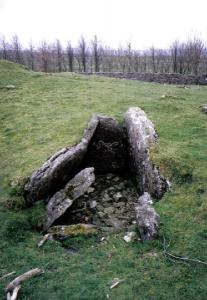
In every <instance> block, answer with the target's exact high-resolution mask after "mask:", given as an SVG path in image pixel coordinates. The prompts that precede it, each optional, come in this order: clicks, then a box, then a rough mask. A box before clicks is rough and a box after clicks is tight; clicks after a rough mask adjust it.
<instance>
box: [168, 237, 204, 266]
mask: <svg viewBox="0 0 207 300" xmlns="http://www.w3.org/2000/svg"><path fill="white" fill-rule="evenodd" d="M163 247H164V255H165V257H169V258H171V259H175V260H180V261H181V262H183V263H185V264H186V263H187V262H193V263H198V264H202V265H206V266H207V262H205V261H201V260H199V259H195V258H189V257H182V256H178V255H174V254H171V253H169V252H167V248H168V247H167V246H166V240H165V236H163Z"/></svg>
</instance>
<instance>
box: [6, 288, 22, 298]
mask: <svg viewBox="0 0 207 300" xmlns="http://www.w3.org/2000/svg"><path fill="white" fill-rule="evenodd" d="M20 289H21V285H18V286H16V287H15V288H14V290H13V292H12V293H10V292H8V293H7V300H16V299H17V296H18V292H19V290H20Z"/></svg>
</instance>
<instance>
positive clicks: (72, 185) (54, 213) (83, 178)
mask: <svg viewBox="0 0 207 300" xmlns="http://www.w3.org/2000/svg"><path fill="white" fill-rule="evenodd" d="M94 181H95V174H94V168H86V169H84V170H82V171H81V172H79V173H78V174H77V175H76V176H75V177H74V178H73V179H71V180H70V181H69V182H68V183H67V185H66V186H65V188H64V189H62V190H60V191H58V192H57V193H55V194H54V195H53V196H52V198H51V199H50V200H49V202H48V204H47V217H46V222H45V224H44V230H47V229H48V228H49V227H50V226H51V225H52V224H53V223H54V222H55V220H57V219H58V218H60V217H61V216H62V215H63V214H64V213H65V212H66V210H67V209H68V208H69V207H70V206H71V205H72V204H73V202H74V201H75V200H76V199H78V198H79V197H81V196H82V195H83V194H84V193H85V192H87V190H88V188H89V187H90V186H91V185H92V184H93V183H94Z"/></svg>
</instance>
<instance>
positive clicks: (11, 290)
mask: <svg viewBox="0 0 207 300" xmlns="http://www.w3.org/2000/svg"><path fill="white" fill-rule="evenodd" d="M42 273H44V271H43V270H42V269H39V268H36V269H32V270H29V271H28V272H26V273H24V274H22V275H20V276H18V277H16V278H15V279H14V280H12V281H11V282H10V283H9V284H8V285H7V286H6V293H7V300H16V299H17V296H18V292H19V290H20V289H21V285H20V283H22V282H23V281H25V280H27V279H30V278H32V277H35V276H39V275H41V274H42ZM6 275H8V274H6ZM10 275H11V273H10Z"/></svg>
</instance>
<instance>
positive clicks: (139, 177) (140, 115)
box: [124, 107, 168, 199]
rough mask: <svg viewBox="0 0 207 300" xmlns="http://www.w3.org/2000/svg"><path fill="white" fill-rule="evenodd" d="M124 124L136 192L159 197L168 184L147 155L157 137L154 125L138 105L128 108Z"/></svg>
mask: <svg viewBox="0 0 207 300" xmlns="http://www.w3.org/2000/svg"><path fill="white" fill-rule="evenodd" d="M124 125H125V127H126V132H127V138H128V152H129V169H130V171H131V172H132V175H133V176H134V177H135V179H136V184H137V189H138V192H139V194H140V195H142V194H143V193H144V192H149V193H150V194H151V195H152V196H153V197H156V198H158V199H159V198H161V197H162V196H163V194H164V193H165V191H166V190H167V187H168V184H167V181H166V180H165V178H164V177H163V176H162V175H161V174H160V171H159V169H158V168H157V167H156V166H155V165H154V164H153V162H152V161H151V160H150V157H149V149H150V147H151V146H152V145H153V144H154V143H156V141H157V138H158V137H157V134H156V131H155V128H154V125H153V123H152V122H151V121H150V120H149V119H148V118H147V116H146V114H145V112H144V111H143V110H142V109H140V108H139V107H131V108H129V109H128V111H127V112H126V113H125V116H124Z"/></svg>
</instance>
